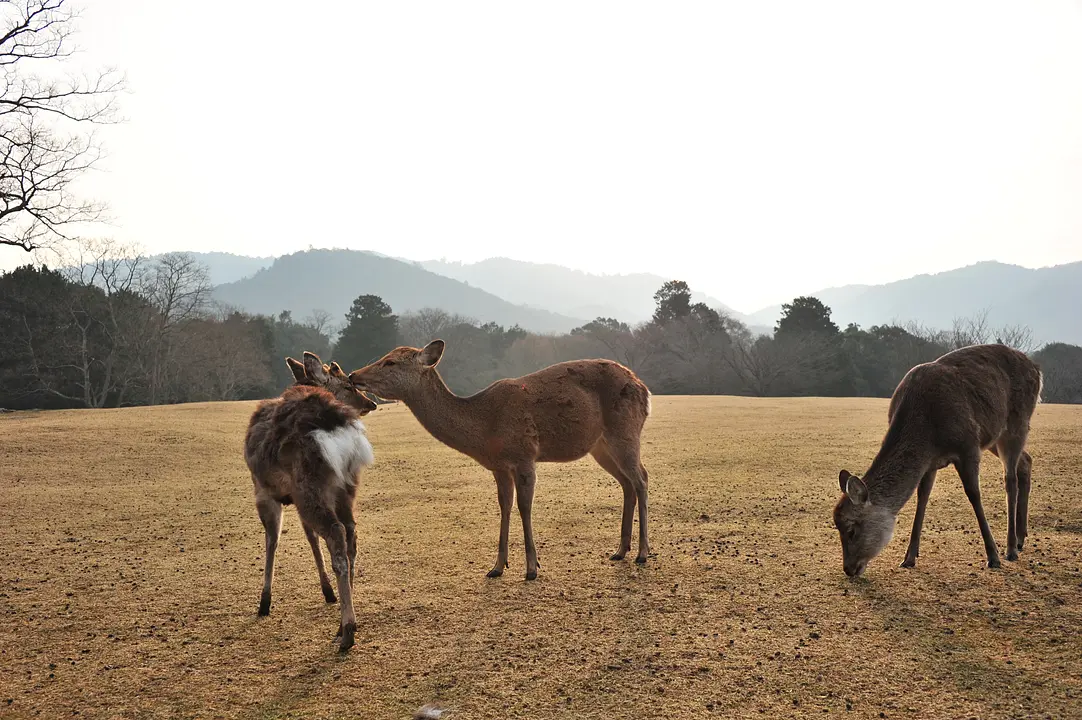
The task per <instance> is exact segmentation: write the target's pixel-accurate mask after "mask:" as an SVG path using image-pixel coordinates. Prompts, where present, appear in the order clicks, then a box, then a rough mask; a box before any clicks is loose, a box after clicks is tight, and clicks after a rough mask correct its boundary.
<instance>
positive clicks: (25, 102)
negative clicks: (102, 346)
mask: <svg viewBox="0 0 1082 720" xmlns="http://www.w3.org/2000/svg"><path fill="white" fill-rule="evenodd" d="M75 19H76V13H75V12H74V11H73V10H71V9H70V6H69V3H68V1H67V0H0V73H2V78H3V86H2V89H0V245H8V246H13V247H21V248H23V249H24V250H27V251H30V250H34V249H36V248H39V247H45V246H49V245H50V244H52V243H53V242H54V241H55V240H57V239H69V236H68V235H67V234H66V232H67V229H68V228H69V227H70V226H72V225H74V224H77V223H83V222H92V221H95V220H99V219H101V215H102V212H103V210H104V208H103V206H102V205H100V204H99V203H95V202H91V201H86V200H81V199H79V198H77V197H76V196H75V194H74V193H73V191H72V184H73V182H74V181H75V180H76V179H77V178H78V177H79V176H80V175H82V174H83V173H85V172H86V171H87V170H89V169H90V168H91V167H93V166H94V164H95V163H96V162H97V160H98V159H99V158H100V157H101V148H100V146H99V145H98V144H97V142H96V139H95V137H94V135H93V133H91V132H87V131H86V130H84V128H85V127H87V126H88V125H94V124H100V123H111V122H115V121H116V119H117V116H116V105H115V103H116V96H117V94H118V93H119V92H120V91H121V90H122V89H123V85H124V81H123V78H122V77H121V76H120V75H119V74H118V73H117V72H116V71H114V70H110V69H107V70H104V71H101V72H98V73H95V74H93V75H84V76H77V75H68V76H66V77H62V75H63V73H62V72H61V71H62V69H63V68H64V66H65V60H67V59H68V58H70V57H71V55H72V54H73V53H74V52H75V51H76V48H75V46H74V45H73V42H72V35H73V33H74V29H75V28H74V21H75Z"/></svg>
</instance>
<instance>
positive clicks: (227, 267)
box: [149, 251, 274, 285]
mask: <svg viewBox="0 0 1082 720" xmlns="http://www.w3.org/2000/svg"><path fill="white" fill-rule="evenodd" d="M184 252H186V253H187V254H188V255H191V256H193V257H194V258H195V259H196V260H198V261H199V262H201V263H202V264H204V265H206V266H207V268H208V269H209V270H210V282H211V284H212V285H223V284H225V283H231V282H235V281H237V280H242V279H243V278H246V277H250V276H252V275H255V274H256V272H258V271H259V270H262V269H263V268H265V267H267V266H268V265H270V264H271V263H273V262H274V258H273V257H248V256H247V255H234V254H232V253H225V252H190V251H184ZM158 257H161V256H160V255H154V256H151V257H150V258H149V259H150V260H154V259H156V258H158Z"/></svg>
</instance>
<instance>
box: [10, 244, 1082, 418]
mask: <svg viewBox="0 0 1082 720" xmlns="http://www.w3.org/2000/svg"><path fill="white" fill-rule="evenodd" d="M58 268H60V269H50V268H48V267H45V266H43V265H34V264H28V265H25V266H23V267H20V268H18V269H16V270H13V271H11V272H8V273H6V274H4V275H2V276H0V337H2V338H3V342H2V343H0V408H5V409H28V408H80V407H87V408H101V407H122V406H130V405H154V404H168V403H183V402H198V401H213V400H245V399H257V398H264V397H269V396H273V395H276V394H277V393H279V392H280V391H281V390H282V389H283V388H284V387H285V386H286V385H287V384H288V383H289V382H290V380H291V376H290V375H289V372H288V370H287V368H286V365H285V362H284V358H285V357H286V356H287V355H293V356H299V355H300V353H301V352H303V351H304V350H310V351H312V352H315V353H317V354H318V355H320V356H321V357H323V358H324V360H329V359H334V360H336V361H337V362H338V363H339V364H340V365H342V366H343V367H344V368H346V369H347V370H349V369H354V368H357V367H360V366H362V365H364V364H366V363H368V362H371V361H373V360H375V359H377V358H378V357H380V356H381V355H382V354H383V353H385V352H387V351H388V350H390V349H391V348H393V347H395V346H396V345H413V346H421V345H423V344H425V343H427V342H428V341H429V340H431V339H434V338H437V337H438V338H442V339H443V340H445V341H446V342H447V344H448V350H447V353H446V355H445V357H444V360H443V362H442V363H441V365H440V370H441V372H442V374H443V376H444V378H445V380H446V381H447V384H448V385H449V386H450V387H451V389H453V390H454V391H455V392H458V393H460V394H468V393H472V392H476V391H477V390H480V389H481V388H483V387H485V386H486V385H488V384H489V383H491V382H493V381H495V380H498V379H500V378H503V377H514V376H518V375H523V374H526V373H529V372H532V371H534V370H538V369H540V368H542V367H545V366H546V365H549V364H551V363H554V362H560V361H563V360H572V359H578V358H586V357H605V358H609V359H612V360H616V361H618V362H620V363H623V364H624V365H627V366H628V367H630V368H632V369H633V370H634V371H635V372H637V373H638V374H639V375H640V376H641V377H642V378H643V380H644V381H645V382H646V383H647V384H648V385H649V386H650V388H651V390H652V391H653V392H654V393H655V394H678V395H751V396H839V397H889V396H890V394H891V392H893V390H894V388H895V386H896V385H897V383H898V381H899V380H900V379H901V378H902V376H903V375H904V374H905V372H906V371H907V370H908V369H909V368H911V367H913V366H914V365H916V364H918V363H921V362H927V361H929V360H933V359H935V358H936V357H938V356H940V355H942V354H943V353H945V352H947V351H949V350H952V349H954V348H958V347H963V346H965V345H970V344H974V343H982V342H1002V343H1004V344H1007V345H1011V346H1013V347H1017V348H1018V349H1020V350H1023V351H1025V352H1027V353H1030V354H1031V355H1032V357H1033V358H1034V359H1035V360H1036V361H1037V362H1038V363H1040V365H1041V367H1042V370H1043V372H1044V377H1045V389H1044V400H1045V402H1056V403H1080V402H1082V347H1078V346H1076V345H1069V344H1065V343H1050V344H1047V345H1045V346H1043V347H1040V348H1036V347H1033V342H1032V339H1031V335H1030V333H1029V331H1028V330H1027V329H1026V328H1025V327H1021V326H1011V327H991V326H990V325H989V323H988V321H987V317H986V316H985V315H977V316H975V317H969V318H959V319H957V320H956V321H955V322H954V323H953V326H952V327H950V328H945V329H935V328H927V327H921V326H917V325H914V324H909V325H905V326H898V325H875V326H872V327H868V328H861V327H858V326H856V325H849V326H848V327H845V328H839V327H838V326H837V325H835V323H834V322H833V321H832V320H831V311H830V308H829V307H827V306H825V305H824V304H823V303H822V302H820V301H819V300H818V299H817V298H814V297H798V298H794V299H793V300H792V302H790V303H787V304H785V305H784V306H783V312H782V315H781V318H780V320H779V321H778V323H777V325H776V326H775V327H774V328H773V333H772V334H756V333H753V332H751V331H750V330H749V329H748V328H747V327H746V326H744V325H743V324H741V323H740V322H738V321H736V320H734V319H733V318H730V317H728V316H726V315H725V314H723V313H720V312H718V311H717V310H715V309H713V308H710V307H708V306H707V305H705V304H703V303H696V302H693V301H692V293H691V290H690V288H689V287H688V285H687V284H686V283H684V282H682V281H679V280H673V281H669V282H666V283H664V285H662V286H661V287H660V288H658V290H657V292H656V293H655V294H654V297H653V299H654V304H655V311H654V315H653V317H652V318H651V319H650V320H649V321H648V322H645V323H641V324H638V325H637V326H631V325H628V324H627V323H624V322H622V321H620V320H619V319H617V318H605V317H599V318H596V319H595V320H593V321H592V322H589V323H586V324H584V325H582V326H581V327H577V328H575V329H574V330H572V331H571V332H570V333H567V334H549V335H543V334H536V333H530V332H527V331H525V330H523V329H521V328H520V327H518V326H512V327H504V326H502V325H499V324H496V323H494V322H486V321H485V319H484V318H473V317H463V316H460V315H456V314H453V313H449V312H446V311H444V310H441V309H438V308H424V309H421V310H418V311H416V312H410V313H403V314H396V313H395V311H394V309H393V308H392V307H390V306H389V305H388V304H387V303H386V302H384V301H383V299H382V298H380V297H379V296H376V295H370V294H363V293H362V294H359V295H358V297H357V298H356V300H355V301H354V302H353V304H352V307H351V308H350V310H349V312H348V313H347V314H346V315H345V317H342V318H334V317H332V316H330V314H328V313H326V312H321V311H315V312H312V313H311V314H310V315H308V316H306V317H303V318H295V317H293V315H292V312H291V311H290V309H289V308H283V309H282V310H281V312H279V313H278V314H277V315H275V316H268V315H255V314H248V313H245V312H242V311H239V310H237V309H235V308H230V307H227V306H223V305H221V304H220V303H216V302H214V301H213V299H212V293H211V291H212V286H211V283H210V281H209V276H208V271H207V268H206V267H204V266H202V265H201V264H200V263H199V262H198V261H197V260H196V259H195V258H193V257H192V256H191V255H188V254H186V253H169V254H166V255H163V256H159V257H156V258H154V259H147V258H145V257H142V256H139V255H137V254H132V253H130V252H125V249H124V248H120V247H118V246H116V245H115V244H113V243H110V242H105V241H98V242H83V243H81V244H80V247H79V251H78V254H77V255H76V256H74V257H72V258H68V260H67V262H65V263H63V264H62V265H58Z"/></svg>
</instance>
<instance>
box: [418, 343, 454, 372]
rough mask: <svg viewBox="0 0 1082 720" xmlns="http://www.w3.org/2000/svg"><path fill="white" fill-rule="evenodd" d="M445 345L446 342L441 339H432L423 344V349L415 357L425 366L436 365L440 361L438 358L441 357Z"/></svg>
mask: <svg viewBox="0 0 1082 720" xmlns="http://www.w3.org/2000/svg"><path fill="white" fill-rule="evenodd" d="M446 347H447V343H445V342H444V341H443V340H433V341H432V342H430V343H429V344H427V345H425V347H424V350H422V351H421V354H420V355H418V356H417V359H418V360H420V361H421V364H422V365H424V366H425V367H436V365H438V364H439V362H440V358H441V357H443V350H444V348H446Z"/></svg>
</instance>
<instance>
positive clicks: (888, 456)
mask: <svg viewBox="0 0 1082 720" xmlns="http://www.w3.org/2000/svg"><path fill="white" fill-rule="evenodd" d="M1041 385H1042V378H1041V371H1040V369H1039V368H1038V367H1037V365H1036V364H1035V363H1034V362H1033V361H1032V360H1030V359H1029V358H1028V357H1027V356H1026V355H1025V354H1024V353H1021V352H1019V351H1017V350H1013V349H1011V348H1009V347H1007V346H1005V345H973V346H970V347H965V348H961V349H959V350H955V351H953V352H949V353H947V354H946V355H943V356H942V357H940V358H939V359H938V360H935V361H934V362H930V363H924V364H922V365H917V366H916V367H914V368H913V369H912V370H910V371H909V372H908V373H906V375H905V377H904V378H902V381H901V382H900V383H899V384H898V387H897V389H896V390H895V391H894V395H893V397H891V399H890V408H889V410H888V417H889V420H890V425H889V427H888V429H887V434H886V436H885V437H884V439H883V444H882V446H881V447H880V450H879V454H878V455H876V457H875V460H874V461H873V462H872V466H871V468H869V469H868V472H867V474H865V476H864V478H863V479H861V478H859V477H857V476H856V475H852V474H850V473H849V472H848V471H847V470H842V471H841V473H840V474H839V476H838V480H839V482H840V484H841V490H842V493H843V495H842V497H841V499H840V500H839V501H838V504H837V506H835V508H834V524H835V525H836V526H837V528H838V532H839V534H840V535H841V541H842V558H843V565H844V569H845V573H846V575H849V576H850V577H856V576H859V575H860V574H861V573H863V572H864V570H865V568H866V567H867V566H868V563H869V562H870V561H871V560H872V558H874V557H875V556H876V555H878V554H879V553H880V552H881V551H882V550H883V548H885V547H886V546H887V544H888V543H889V542H890V539H891V536H892V535H893V533H894V525H895V523H896V522H897V519H898V512H899V511H900V510H901V509H902V507H903V506H904V505H905V504H906V502H908V501H909V498H910V496H912V495H913V491H914V490H916V492H917V510H916V514H915V516H914V518H913V532H912V534H911V535H910V538H909V549H908V550H907V551H906V554H905V561H904V562H903V563H902V567H914V566H915V565H916V564H917V557H918V556H919V555H920V533H921V526H922V525H923V523H924V511H925V509H926V508H927V506H928V497H929V496H930V495H931V493H932V485H933V484H934V483H935V476H936V471H938V470H940V469H942V468H944V467H946V466H947V465H954V467H955V468H956V469H957V471H958V475H959V476H960V477H961V479H962V487H963V488H965V493H966V497H968V498H969V502H970V503H971V504H972V505H973V511H974V513H975V514H976V516H977V524H978V525H979V526H980V530H981V537H982V538H983V540H984V549H985V553H986V554H987V556H988V567H990V568H998V567H999V566H1000V560H999V551H998V549H997V548H996V543H995V540H994V539H993V538H992V531H991V530H990V529H989V527H988V521H987V519H985V516H984V507H983V505H982V504H981V489H980V464H981V452H982V451H983V450H991V451H992V452H993V453H994V454H996V455H997V456H999V459H1000V461H1001V462H1002V463H1003V469H1004V473H1005V478H1006V485H1007V559H1008V560H1017V559H1018V551H1019V550H1021V549H1022V545H1023V544H1024V542H1025V539H1026V535H1027V533H1028V528H1029V490H1030V473H1031V471H1032V467H1033V461H1032V458H1031V457H1030V455H1029V453H1027V452H1026V451H1025V447H1026V439H1027V437H1028V436H1029V424H1030V419H1031V418H1032V416H1033V411H1034V410H1035V409H1036V407H1037V403H1039V402H1040V398H1041Z"/></svg>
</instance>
